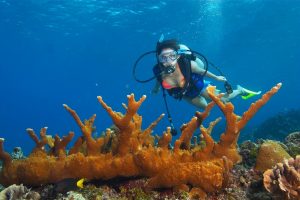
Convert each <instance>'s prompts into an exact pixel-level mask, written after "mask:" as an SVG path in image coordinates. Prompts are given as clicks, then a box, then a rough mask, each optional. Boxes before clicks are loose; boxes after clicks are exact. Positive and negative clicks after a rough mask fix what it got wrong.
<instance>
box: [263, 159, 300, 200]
mask: <svg viewBox="0 0 300 200" xmlns="http://www.w3.org/2000/svg"><path fill="white" fill-rule="evenodd" d="M264 186H265V188H266V189H267V190H268V191H269V192H271V193H272V194H282V197H284V198H281V199H295V200H298V199H300V155H298V156H296V158H295V159H293V158H290V159H286V160H284V162H283V163H278V164H276V166H275V167H274V168H273V169H268V170H267V171H265V172H264Z"/></svg>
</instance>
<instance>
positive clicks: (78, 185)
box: [76, 178, 86, 189]
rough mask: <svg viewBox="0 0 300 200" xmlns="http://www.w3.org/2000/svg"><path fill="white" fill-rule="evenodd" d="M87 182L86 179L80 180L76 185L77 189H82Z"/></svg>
mask: <svg viewBox="0 0 300 200" xmlns="http://www.w3.org/2000/svg"><path fill="white" fill-rule="evenodd" d="M85 181H86V179H85V178H82V179H80V180H79V181H77V183H76V185H77V187H79V188H80V189H82V188H83V186H84V185H83V183H84V182H85Z"/></svg>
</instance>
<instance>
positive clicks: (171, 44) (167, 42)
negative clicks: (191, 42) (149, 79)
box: [156, 39, 180, 55]
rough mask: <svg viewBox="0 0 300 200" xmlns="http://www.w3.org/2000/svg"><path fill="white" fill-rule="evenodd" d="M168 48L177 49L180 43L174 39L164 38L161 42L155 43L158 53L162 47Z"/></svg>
mask: <svg viewBox="0 0 300 200" xmlns="http://www.w3.org/2000/svg"><path fill="white" fill-rule="evenodd" d="M166 48H170V49H174V50H175V51H177V50H178V49H179V48H180V45H179V43H178V41H177V40H176V39H170V40H164V41H162V42H157V44H156V53H157V55H159V54H160V53H161V52H162V50H163V49H166Z"/></svg>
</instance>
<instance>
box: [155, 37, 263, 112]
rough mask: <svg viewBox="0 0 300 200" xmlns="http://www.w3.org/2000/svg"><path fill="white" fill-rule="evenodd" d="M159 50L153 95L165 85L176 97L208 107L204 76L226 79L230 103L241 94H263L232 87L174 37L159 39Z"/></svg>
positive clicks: (203, 107)
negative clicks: (210, 70) (209, 69)
mask: <svg viewBox="0 0 300 200" xmlns="http://www.w3.org/2000/svg"><path fill="white" fill-rule="evenodd" d="M156 52H157V56H158V63H157V64H156V65H155V66H154V68H153V72H154V74H155V77H156V79H157V81H156V84H155V86H154V88H153V90H152V93H153V94H156V93H158V91H159V89H160V88H161V87H162V88H163V89H165V90H167V92H168V93H169V95H170V96H172V97H174V98H175V99H179V100H181V99H184V100H186V101H187V102H189V103H191V104H192V105H194V106H196V107H197V108H201V109H205V108H206V106H207V100H208V99H210V98H209V96H208V93H207V91H206V87H207V86H208V85H209V82H208V81H205V80H204V77H209V78H212V79H214V80H216V81H221V82H224V83H225V88H226V87H229V88H226V89H227V90H228V89H229V91H227V92H226V93H225V94H224V96H223V97H222V98H221V99H222V101H223V102H228V101H230V99H232V98H234V97H236V96H238V95H241V96H242V97H243V98H244V99H248V98H250V97H252V96H254V95H258V94H260V91H259V92H253V91H250V90H248V89H245V88H243V87H241V86H240V85H237V89H235V90H232V89H231V86H230V85H229V84H228V82H227V79H226V77H224V76H223V75H219V76H218V75H215V74H213V73H211V72H209V71H207V68H206V67H205V63H204V62H203V61H202V60H201V59H199V58H197V57H196V56H194V55H193V54H192V53H193V52H192V51H191V50H190V49H189V48H188V47H187V46H185V45H183V44H179V43H178V42H177V40H175V39H171V40H165V41H162V42H158V43H157V46H156ZM217 92H220V91H219V90H217Z"/></svg>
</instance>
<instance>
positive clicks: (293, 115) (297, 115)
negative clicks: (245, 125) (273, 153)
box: [253, 109, 300, 141]
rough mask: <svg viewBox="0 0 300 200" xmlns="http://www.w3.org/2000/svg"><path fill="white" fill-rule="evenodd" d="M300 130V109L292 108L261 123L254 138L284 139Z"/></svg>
mask: <svg viewBox="0 0 300 200" xmlns="http://www.w3.org/2000/svg"><path fill="white" fill-rule="evenodd" d="M295 131H300V109H291V110H287V111H285V112H280V113H278V114H277V115H275V116H273V117H271V118H269V119H267V120H266V121H264V122H263V123H261V124H260V125H259V126H258V127H257V129H256V130H255V131H254V133H253V137H254V140H256V139H259V138H263V139H270V140H279V141H283V140H284V138H285V137H286V136H287V135H288V134H289V133H291V132H295Z"/></svg>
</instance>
